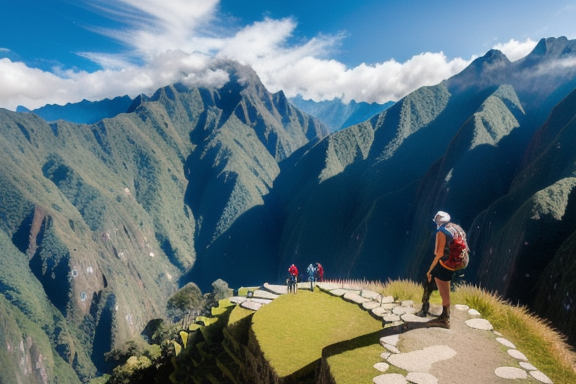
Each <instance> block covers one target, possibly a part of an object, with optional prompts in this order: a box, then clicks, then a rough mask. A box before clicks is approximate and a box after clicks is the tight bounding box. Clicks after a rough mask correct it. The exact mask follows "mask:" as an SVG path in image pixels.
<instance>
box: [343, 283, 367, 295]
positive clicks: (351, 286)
mask: <svg viewBox="0 0 576 384" xmlns="http://www.w3.org/2000/svg"><path fill="white" fill-rule="evenodd" d="M342 288H344V289H348V290H351V291H358V294H360V291H361V290H362V287H361V286H359V285H354V284H348V283H343V284H342Z"/></svg>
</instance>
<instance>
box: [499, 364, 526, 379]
mask: <svg viewBox="0 0 576 384" xmlns="http://www.w3.org/2000/svg"><path fill="white" fill-rule="evenodd" d="M494 373H495V374H496V376H498V377H501V378H503V379H511V380H515V379H526V378H527V377H528V374H527V373H526V371H525V370H523V369H520V368H514V367H500V368H496V370H494Z"/></svg>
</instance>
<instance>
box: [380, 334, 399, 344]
mask: <svg viewBox="0 0 576 384" xmlns="http://www.w3.org/2000/svg"><path fill="white" fill-rule="evenodd" d="M399 341H400V335H390V336H384V337H381V338H380V344H390V345H394V346H396V345H398V342H399Z"/></svg>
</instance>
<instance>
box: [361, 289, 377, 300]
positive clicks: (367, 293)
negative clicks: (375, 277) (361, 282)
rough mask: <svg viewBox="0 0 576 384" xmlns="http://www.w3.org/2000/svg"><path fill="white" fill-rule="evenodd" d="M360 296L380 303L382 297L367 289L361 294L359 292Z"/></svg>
mask: <svg viewBox="0 0 576 384" xmlns="http://www.w3.org/2000/svg"><path fill="white" fill-rule="evenodd" d="M360 295H361V296H362V297H365V298H367V299H371V300H376V301H380V299H381V298H382V296H381V295H380V294H379V293H378V292H374V291H370V290H368V289H364V290H362V292H360Z"/></svg>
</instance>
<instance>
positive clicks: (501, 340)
mask: <svg viewBox="0 0 576 384" xmlns="http://www.w3.org/2000/svg"><path fill="white" fill-rule="evenodd" d="M496 341H497V342H499V343H500V344H502V345H504V346H506V347H508V348H512V349H516V346H515V345H514V343H512V342H511V341H510V340H506V339H504V338H502V337H497V338H496Z"/></svg>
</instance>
